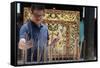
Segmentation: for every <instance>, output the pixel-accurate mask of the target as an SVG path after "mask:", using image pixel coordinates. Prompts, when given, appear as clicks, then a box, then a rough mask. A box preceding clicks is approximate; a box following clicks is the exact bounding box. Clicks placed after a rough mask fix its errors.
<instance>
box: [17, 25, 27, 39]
mask: <svg viewBox="0 0 100 68" xmlns="http://www.w3.org/2000/svg"><path fill="white" fill-rule="evenodd" d="M27 31H28V27H27V25H26V24H23V26H22V27H21V29H20V32H19V37H20V39H21V38H24V39H25V35H26V33H27Z"/></svg>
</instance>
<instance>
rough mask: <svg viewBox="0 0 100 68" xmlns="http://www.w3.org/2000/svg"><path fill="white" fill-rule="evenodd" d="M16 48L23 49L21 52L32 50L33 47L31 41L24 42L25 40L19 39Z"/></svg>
mask: <svg viewBox="0 0 100 68" xmlns="http://www.w3.org/2000/svg"><path fill="white" fill-rule="evenodd" d="M18 47H19V49H23V50H25V49H29V48H32V47H33V44H32V40H30V41H27V42H26V40H25V39H21V40H20V41H19V45H18Z"/></svg>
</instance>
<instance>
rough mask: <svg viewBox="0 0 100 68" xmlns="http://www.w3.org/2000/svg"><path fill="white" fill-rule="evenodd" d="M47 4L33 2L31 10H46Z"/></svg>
mask: <svg viewBox="0 0 100 68" xmlns="http://www.w3.org/2000/svg"><path fill="white" fill-rule="evenodd" d="M44 9H45V6H44V5H37V4H32V5H31V11H32V12H33V11H34V10H44Z"/></svg>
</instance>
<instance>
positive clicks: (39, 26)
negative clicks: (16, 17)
mask: <svg viewBox="0 0 100 68" xmlns="http://www.w3.org/2000/svg"><path fill="white" fill-rule="evenodd" d="M30 22H31V23H32V25H33V26H35V27H37V28H39V29H41V28H42V27H43V24H42V23H40V25H36V24H35V23H34V22H33V21H31V20H30Z"/></svg>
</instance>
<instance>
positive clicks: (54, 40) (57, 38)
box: [50, 35, 60, 46]
mask: <svg viewBox="0 0 100 68" xmlns="http://www.w3.org/2000/svg"><path fill="white" fill-rule="evenodd" d="M59 39H60V36H59V35H57V37H56V38H54V39H53V41H52V42H51V44H50V46H55V44H56V43H57V42H58V41H59Z"/></svg>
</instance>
